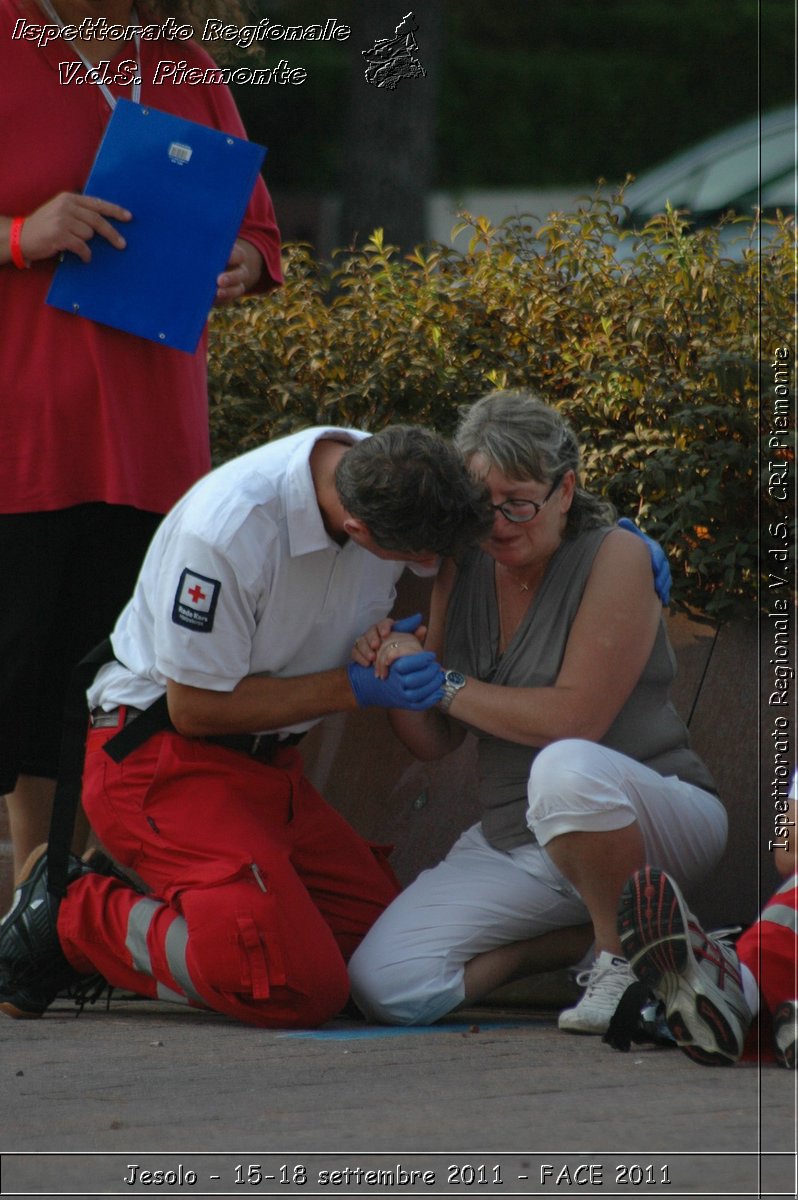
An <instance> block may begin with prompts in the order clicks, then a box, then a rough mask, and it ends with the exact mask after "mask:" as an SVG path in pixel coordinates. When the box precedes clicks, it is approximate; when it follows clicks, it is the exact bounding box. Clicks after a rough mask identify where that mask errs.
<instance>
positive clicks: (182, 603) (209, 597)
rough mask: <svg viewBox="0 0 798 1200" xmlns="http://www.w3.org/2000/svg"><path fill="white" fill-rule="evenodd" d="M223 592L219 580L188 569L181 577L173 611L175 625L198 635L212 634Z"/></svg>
mask: <svg viewBox="0 0 798 1200" xmlns="http://www.w3.org/2000/svg"><path fill="white" fill-rule="evenodd" d="M221 590H222V585H221V583H220V581H219V580H218V579H209V578H208V577H207V575H198V574H197V572H196V571H190V570H189V569H188V567H186V568H185V570H184V571H183V573H182V575H181V576H180V583H179V584H178V585H177V594H176V595H175V603H174V607H173V609H172V620H173V622H174V623H175V625H183V626H184V627H185V628H186V629H193V630H195V631H196V632H197V633H210V631H211V630H212V629H213V616H214V613H215V612H216V602H217V601H218V599H219V592H220V591H221Z"/></svg>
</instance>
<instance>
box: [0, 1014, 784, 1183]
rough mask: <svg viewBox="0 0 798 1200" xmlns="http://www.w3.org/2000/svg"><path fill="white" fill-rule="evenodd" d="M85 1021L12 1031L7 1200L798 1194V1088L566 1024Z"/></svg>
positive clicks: (479, 1019) (521, 1019)
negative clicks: (270, 1027)
mask: <svg viewBox="0 0 798 1200" xmlns="http://www.w3.org/2000/svg"><path fill="white" fill-rule="evenodd" d="M74 1011H75V1010H74V1007H73V1006H72V1005H71V1004H70V1003H69V1002H67V1001H58V1002H56V1004H55V1005H54V1006H53V1007H52V1009H51V1010H50V1011H49V1012H48V1013H47V1014H46V1016H45V1017H44V1018H43V1019H42V1020H40V1021H30V1022H21V1021H11V1020H8V1019H3V1020H1V1021H0V1063H1V1064H2V1065H1V1066H0V1072H1V1074H2V1082H1V1083H0V1129H1V1130H2V1135H1V1136H2V1143H1V1145H2V1177H1V1178H0V1195H2V1196H33V1195H37V1196H65V1195H71V1196H95V1195H103V1196H121V1195H135V1196H139V1195H153V1194H158V1195H164V1194H168V1195H170V1196H199V1195H228V1196H233V1195H235V1196H241V1195H255V1196H267V1195H269V1196H289V1195H291V1196H293V1195H304V1196H311V1195H313V1196H316V1195H329V1194H335V1195H338V1196H355V1195H371V1196H386V1195H397V1196H399V1195H402V1196H409V1195H414V1196H421V1195H425V1196H426V1195H449V1196H469V1197H473V1196H497V1197H498V1196H510V1195H512V1196H526V1195H545V1194H550V1195H557V1196H576V1195H579V1196H583V1195H589V1194H593V1193H594V1192H595V1193H596V1194H601V1195H607V1196H611V1195H613V1196H614V1195H617V1196H630V1195H641V1194H645V1195H647V1196H649V1195H662V1196H666V1195H667V1196H669V1197H671V1198H673V1197H676V1196H682V1195H691V1196H694V1195H702V1196H777V1195H778V1196H793V1195H795V1192H796V1184H795V1171H796V1153H795V1152H796V1132H795V1113H796V1091H795V1088H796V1075H795V1073H793V1072H787V1071H782V1070H779V1069H778V1068H775V1067H767V1068H762V1069H761V1070H760V1069H758V1068H757V1067H756V1066H744V1065H740V1066H737V1067H734V1068H731V1069H728V1070H723V1069H707V1068H701V1067H698V1066H696V1065H695V1064H693V1063H691V1062H690V1061H689V1060H688V1059H686V1058H685V1057H684V1056H683V1055H682V1054H681V1053H680V1052H679V1051H677V1050H675V1049H661V1048H656V1047H633V1048H632V1050H631V1051H630V1052H629V1053H628V1054H620V1053H618V1052H617V1051H614V1050H611V1049H610V1048H609V1047H607V1046H604V1045H602V1044H601V1042H600V1040H599V1039H597V1038H592V1037H576V1036H573V1035H570V1036H569V1035H564V1034H560V1033H559V1032H558V1031H557V1028H556V1020H555V1013H554V1012H552V1011H544V1010H538V1011H531V1010H529V1011H519V1010H518V1009H489V1008H487V1007H485V1008H482V1009H479V1010H476V1009H475V1010H474V1011H473V1012H470V1013H465V1014H462V1016H461V1019H459V1020H458V1021H455V1022H448V1023H446V1024H443V1025H440V1026H434V1027H430V1028H427V1029H423V1030H400V1029H385V1028H381V1027H373V1026H371V1027H369V1026H365V1025H359V1024H356V1023H354V1022H348V1021H339V1022H336V1023H335V1024H334V1025H333V1026H330V1027H328V1028H326V1029H325V1030H321V1031H307V1032H298V1033H293V1032H291V1033H289V1032H284V1031H274V1032H272V1031H263V1030H257V1029H251V1028H247V1027H244V1026H242V1025H238V1024H235V1023H233V1022H232V1021H228V1020H227V1019H225V1018H223V1017H219V1016H216V1015H214V1014H204V1013H197V1012H192V1011H188V1010H186V1009H183V1008H180V1007H177V1006H170V1005H166V1004H160V1003H153V1002H146V1001H138V1000H125V999H120V1000H114V1001H113V1002H112V1004H111V1007H110V1010H109V1011H106V1009H105V1007H104V1004H102V1003H100V1004H97V1005H95V1006H94V1007H91V1008H87V1009H86V1010H84V1012H83V1014H82V1015H81V1016H80V1018H79V1019H77V1020H76V1018H75V1015H74ZM159 1172H160V1174H159ZM148 1173H149V1174H148Z"/></svg>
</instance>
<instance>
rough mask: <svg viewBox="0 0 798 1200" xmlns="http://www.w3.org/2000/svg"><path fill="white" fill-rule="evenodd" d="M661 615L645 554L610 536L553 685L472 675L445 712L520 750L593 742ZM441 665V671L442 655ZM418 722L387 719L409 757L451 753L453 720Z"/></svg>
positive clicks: (635, 673) (622, 536)
mask: <svg viewBox="0 0 798 1200" xmlns="http://www.w3.org/2000/svg"><path fill="white" fill-rule="evenodd" d="M660 613H661V607H660V604H659V601H658V599H657V597H656V595H655V593H654V591H653V589H652V587H651V565H650V559H649V555H648V551H647V550H646V548H645V546H644V545H643V544H642V543H641V542H640V541H639V539H635V538H634V536H633V535H631V534H627V533H625V532H624V531H623V530H612V531H611V532H610V533H609V534H608V535H607V537H606V538H605V539H604V542H603V543H602V546H601V549H600V550H599V552H598V554H597V555H596V559H595V562H594V564H593V568H592V571H591V574H590V578H589V580H588V583H587V587H586V588H585V594H584V596H583V599H582V603H581V605H580V607H579V611H578V613H577V616H576V619H575V621H574V624H573V626H572V628H571V632H570V635H569V638H568V644H567V646H566V651H565V656H564V659H563V664H562V667H561V669H560V673H559V675H558V676H557V679H556V680H555V682H554V684H553V685H552V686H551V687H545V688H514V687H505V686H501V685H496V684H489V683H482V682H481V681H479V680H477V679H474V678H471V677H469V678H468V682H467V684H466V686H465V687H464V688H462V689H461V690H460V691H459V692H457V693H456V695H455V697H454V699H453V701H452V704H451V707H450V710H449V712H450V714H451V716H453V717H457V719H458V720H459V721H463V722H465V723H466V724H469V725H472V726H474V727H476V728H477V729H481V730H484V731H485V732H486V733H490V734H493V735H494V736H496V737H500V738H503V739H504V740H506V741H512V742H518V743H519V744H521V745H527V746H545V745H548V744H549V743H550V742H553V741H558V740H560V739H562V738H566V737H579V738H586V739H588V740H591V741H598V740H600V739H601V738H602V737H603V736H604V734H605V733H606V732H607V730H608V729H609V727H610V726H611V725H612V723H613V721H614V720H615V718H616V716H617V715H618V713H619V712H620V710H621V708H622V707H623V705H624V704H625V703H626V701H627V700H628V698H629V696H630V695H631V693H632V691H633V689H634V687H635V685H636V683H637V681H638V679H639V678H640V675H641V673H642V671H643V668H644V667H645V664H646V662H647V661H648V657H649V655H650V653H651V649H652V646H653V644H654V639H655V637H656V633H657V628H658V625H659V620H660ZM439 622H440V617H439V616H437V615H433V616H431V620H430V636H429V637H428V639H427V647H428V648H430V647H431V648H436V647H437V646H438V645H439V641H438V639H439V638H440V630H441V629H442V625H441V624H440V623H439ZM430 639H433V640H432V644H431V642H430ZM442 661H443V663H444V666H445V665H446V663H445V655H444V657H443V659H442ZM416 716H417V715H416V714H413V720H412V721H409V720H407V717H406V714H392V715H391V721H392V723H393V725H394V728H395V730H396V732H397V734H398V736H399V737H400V738H401V739H402V741H404V742H405V744H406V745H407V746H408V747H409V749H411V750H412V751H413V753H414V754H416V755H418V757H420V758H432V757H440V756H441V755H442V754H445V753H447V752H448V749H451V748H453V747H452V745H451V735H448V736H447V734H446V732H445V730H446V726H447V725H450V724H451V722H448V721H447V719H446V718H444V717H442V716H441V714H440V713H424V714H418V716H420V717H421V718H422V719H421V720H417V719H416ZM434 720H435V721H436V724H433V721H434ZM455 744H456V743H455ZM447 747H448V748H447Z"/></svg>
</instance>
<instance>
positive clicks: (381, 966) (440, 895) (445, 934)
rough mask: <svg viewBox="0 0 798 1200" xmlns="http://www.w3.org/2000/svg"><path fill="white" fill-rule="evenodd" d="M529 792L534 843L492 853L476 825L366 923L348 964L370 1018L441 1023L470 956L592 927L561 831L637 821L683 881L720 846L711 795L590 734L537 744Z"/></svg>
mask: <svg viewBox="0 0 798 1200" xmlns="http://www.w3.org/2000/svg"><path fill="white" fill-rule="evenodd" d="M528 795H529V808H528V812H527V820H528V824H529V828H530V829H531V830H532V832H533V833H534V835H535V837H536V839H537V841H536V842H531V843H525V844H524V845H522V846H519V847H517V848H516V849H514V850H509V851H505V850H496V849H495V848H494V847H493V846H491V845H490V844H489V843H488V842H487V840H486V839H485V837H484V835H483V833H482V829H481V826H480V825H478V824H477V825H474V826H472V828H471V829H468V830H466V832H465V833H464V834H462V835H461V837H460V838H458V840H457V841H456V842H455V844H454V846H453V847H452V849H451V850H450V851H449V853H448V854H447V856H446V858H445V859H444V860H443V862H441V863H439V864H438V866H436V867H432V868H431V869H429V870H426V871H423V872H422V873H421V874H420V875H419V876H418V878H417V879H416V880H415V881H414V882H413V883H411V884H410V886H409V887H408V888H407V889H406V890H405V891H404V892H402V893H401V894H400V895H399V896H397V898H396V899H395V900H394V901H393V902H392V904H391V905H390V906H389V907H388V908H387V909H386V911H385V912H384V913H383V914H382V916H381V917H380V918H379V920H378V921H377V922H376V923H375V924H374V926H373V927H372V928H371V929H370V930H369V932H368V934H367V935H366V937H365V939H364V940H363V942H362V943H361V945H360V946H359V947H358V949H357V950H356V951H355V954H354V955H353V957H352V959H351V961H350V963H349V974H350V980H351V986H352V996H353V998H354V1000H355V1002H356V1003H357V1005H358V1007H359V1008H360V1009H361V1011H362V1012H363V1014H364V1015H365V1016H366V1018H367V1019H369V1020H372V1021H381V1022H384V1023H385V1024H389V1025H426V1024H429V1023H431V1022H433V1021H436V1020H438V1019H439V1018H440V1017H442V1016H444V1015H445V1014H446V1013H448V1012H451V1011H452V1009H454V1008H457V1006H458V1005H460V1004H462V1002H463V1000H464V999H465V992H464V986H463V973H464V967H465V964H466V963H467V962H470V960H471V959H472V958H474V957H475V956H476V955H478V954H483V953H484V952H485V951H487V950H493V949H495V948H496V947H497V946H503V945H506V944H507V943H509V942H519V941H524V940H525V939H527V938H533V937H537V936H538V935H540V934H543V933H548V932H550V931H551V930H553V929H562V928H565V927H567V926H570V925H583V924H585V923H588V922H589V921H590V916H589V914H588V911H587V909H586V908H585V905H584V904H583V903H582V900H581V898H580V897H579V895H578V893H577V892H576V890H575V889H574V888H573V887H572V885H571V884H570V883H569V882H568V880H567V879H566V878H565V876H564V875H562V874H561V873H560V871H559V870H558V869H557V868H556V867H555V865H554V863H553V862H552V861H551V859H550V857H549V855H548V854H547V853H546V851H545V849H544V847H545V846H546V844H547V842H549V841H551V839H552V838H555V837H557V836H558V835H560V834H563V833H568V832H572V831H576V830H580V831H585V830H588V831H589V830H591V829H593V830H596V831H597V832H605V831H608V830H615V829H623V828H624V827H625V826H627V825H631V824H633V822H635V821H637V822H638V824H639V826H640V829H641V832H642V834H643V838H644V842H645V848H646V858H647V861H648V862H649V863H652V864H653V865H655V866H658V867H660V868H662V869H663V870H665V871H667V872H668V874H670V875H672V876H673V877H674V879H676V881H677V882H678V883H679V885H680V886H681V887H683V888H687V889H689V888H690V886H691V885H693V884H695V883H697V882H698V881H699V880H701V879H702V878H703V877H704V876H705V875H706V873H707V872H708V871H710V870H711V869H712V868H713V867H714V866H715V864H716V863H717V862H718V860H719V859H720V856H721V854H722V853H723V848H724V846H725V844H726V830H727V820H726V812H725V809H724V807H723V805H722V804H721V802H720V801H719V800H718V799H717V797H715V796H713V795H712V794H711V793H709V792H706V791H704V790H703V789H702V788H698V787H695V786H694V785H693V784H690V783H684V782H683V781H682V780H680V779H678V778H677V777H676V776H673V775H672V776H669V777H667V778H666V777H663V776H662V775H659V774H657V772H656V771H652V770H651V769H650V768H649V767H644V766H642V765H641V764H640V763H638V762H635V761H634V759H631V758H627V757H626V756H625V755H623V754H619V753H618V752H617V751H615V750H609V749H607V748H606V747H604V746H599V745H597V744H596V743H595V742H587V741H582V740H578V739H566V740H563V741H560V742H553V743H552V744H551V745H549V746H547V747H545V748H544V749H543V750H541V751H540V753H539V754H538V755H537V756H536V758H535V760H534V762H533V764H532V770H531V772H530V777H529V785H528Z"/></svg>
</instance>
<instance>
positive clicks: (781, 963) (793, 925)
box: [735, 875, 798, 1061]
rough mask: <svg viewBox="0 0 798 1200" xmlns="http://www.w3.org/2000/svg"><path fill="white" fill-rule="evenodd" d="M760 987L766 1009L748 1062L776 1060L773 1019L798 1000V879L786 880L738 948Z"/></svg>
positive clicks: (747, 1048) (757, 1025)
mask: <svg viewBox="0 0 798 1200" xmlns="http://www.w3.org/2000/svg"><path fill="white" fill-rule="evenodd" d="M735 949H736V951H737V954H738V957H739V959H740V962H741V963H745V965H746V966H747V967H748V970H749V971H750V972H751V974H752V975H753V976H754V978H755V979H756V981H757V984H758V985H759V992H760V995H761V997H762V1007H761V1008H760V1010H759V1021H758V1023H757V1022H756V1021H755V1022H754V1024H753V1025H752V1027H751V1030H750V1032H749V1035H748V1038H747V1040H746V1045H745V1058H746V1059H750V1058H756V1057H759V1056H761V1057H762V1059H763V1060H765V1061H768V1060H770V1059H772V1057H773V1054H772V1050H771V1042H772V1036H773V1032H772V1024H771V1019H770V1015H771V1013H773V1012H775V1010H776V1009H777V1008H778V1007H779V1005H780V1004H782V1003H783V1001H785V1000H798V875H793V876H792V877H791V878H790V879H785V880H784V882H783V883H782V884H781V886H780V887H779V888H777V890H776V891H775V892H774V894H773V895H772V896H771V898H770V900H768V902H767V904H766V905H765V907H764V908H763V909H762V912H761V913H760V914H759V920H758V921H756V922H755V923H754V924H753V925H752V926H751V928H750V929H746V931H745V933H743V934H742V935H741V936H740V937H739V938H738V940H737V944H736V946H735Z"/></svg>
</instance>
